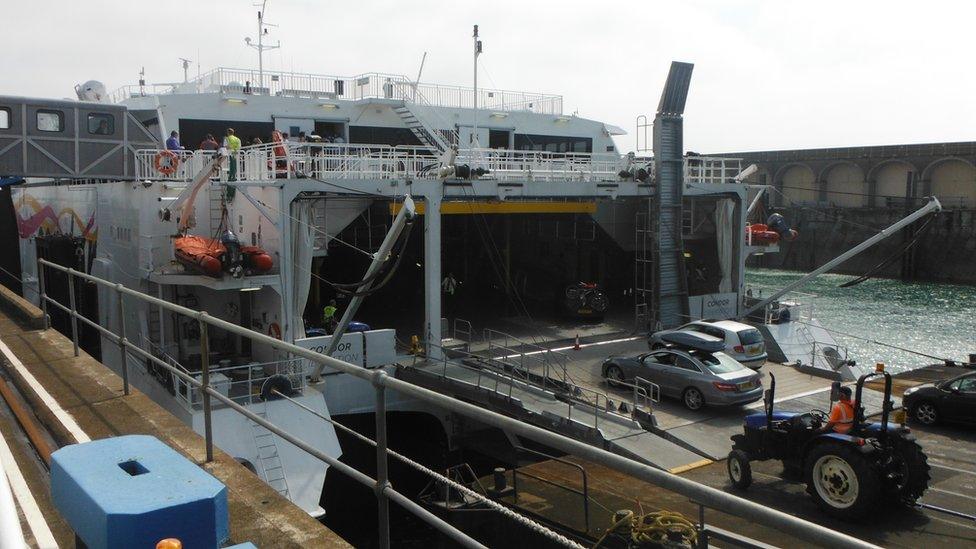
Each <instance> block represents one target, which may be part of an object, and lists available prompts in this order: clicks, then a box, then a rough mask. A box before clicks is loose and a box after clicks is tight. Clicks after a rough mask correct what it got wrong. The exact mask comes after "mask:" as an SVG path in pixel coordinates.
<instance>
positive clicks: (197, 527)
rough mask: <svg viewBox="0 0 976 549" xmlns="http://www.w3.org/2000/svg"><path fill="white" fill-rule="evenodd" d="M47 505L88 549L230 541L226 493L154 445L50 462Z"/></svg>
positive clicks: (63, 452) (87, 447)
mask: <svg viewBox="0 0 976 549" xmlns="http://www.w3.org/2000/svg"><path fill="white" fill-rule="evenodd" d="M51 498H52V500H53V502H54V505H55V507H57V509H58V511H59V512H60V513H61V516H63V517H64V518H65V520H67V521H68V524H69V525H71V528H72V529H73V530H74V531H75V533H76V534H77V535H78V537H80V538H81V539H82V540H83V541H84V542H85V544H86V545H87V546H88V547H89V548H91V549H102V548H123V547H125V548H129V547H148V548H152V547H155V546H156V542H158V541H159V540H161V539H164V538H177V539H179V540H180V541H182V542H183V547H184V548H185V549H196V548H206V549H210V548H217V547H220V544H221V543H223V542H224V541H226V540H227V538H228V535H229V527H228V519H227V488H226V487H225V486H224V485H223V483H221V482H220V481H219V480H217V479H215V478H214V477H213V476H211V475H210V474H209V473H207V472H206V471H204V470H203V469H201V468H200V467H198V466H197V465H196V464H194V463H193V462H191V461H190V460H188V459H186V458H185V457H183V456H182V455H181V454H179V453H178V452H176V451H175V450H173V449H172V448H170V447H169V446H167V445H166V444H163V443H162V442H160V441H159V440H158V439H156V438H155V437H151V436H146V435H127V436H121V437H115V438H107V439H102V440H96V441H92V442H86V443H84V444H75V445H72V446H65V447H64V448H61V449H60V450H58V451H56V452H54V453H53V454H51Z"/></svg>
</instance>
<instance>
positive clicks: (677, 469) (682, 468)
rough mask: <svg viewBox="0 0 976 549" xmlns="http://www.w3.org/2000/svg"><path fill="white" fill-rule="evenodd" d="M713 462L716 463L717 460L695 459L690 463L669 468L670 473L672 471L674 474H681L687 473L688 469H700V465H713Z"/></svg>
mask: <svg viewBox="0 0 976 549" xmlns="http://www.w3.org/2000/svg"><path fill="white" fill-rule="evenodd" d="M712 463H715V462H714V461H712V460H710V459H703V460H699V461H695V462H692V463H689V464H687V465H682V466H680V467H674V468H671V469H668V472H669V473H672V474H675V475H680V474H681V473H686V472H688V471H691V470H692V469H698V468H699V467H704V466H706V465H711V464H712Z"/></svg>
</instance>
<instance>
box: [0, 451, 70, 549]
mask: <svg viewBox="0 0 976 549" xmlns="http://www.w3.org/2000/svg"><path fill="white" fill-rule="evenodd" d="M0 464H2V465H3V470H2V471H0V474H3V471H6V473H7V478H8V479H9V480H10V488H11V490H12V491H13V493H14V497H15V498H16V499H17V503H18V504H19V505H20V509H21V511H23V512H24V517H25V518H26V519H27V525H28V526H29V527H30V530H31V532H32V533H33V534H34V540H35V541H37V545H38V547H40V548H41V549H48V548H54V549H57V547H58V542H57V541H55V539H54V534H52V533H51V529H50V528H49V527H48V525H47V521H45V520H44V514H43V513H41V509H40V508H39V507H38V506H37V501H35V500H34V496H33V495H31V491H30V487H29V486H27V481H26V480H24V475H23V473H21V472H20V467H18V466H17V462H16V461H15V460H14V455H13V453H11V451H10V447H9V446H7V441H6V439H4V438H3V436H0Z"/></svg>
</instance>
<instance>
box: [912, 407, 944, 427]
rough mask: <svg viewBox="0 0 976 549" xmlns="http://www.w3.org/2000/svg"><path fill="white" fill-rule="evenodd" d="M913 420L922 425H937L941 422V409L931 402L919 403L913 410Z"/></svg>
mask: <svg viewBox="0 0 976 549" xmlns="http://www.w3.org/2000/svg"><path fill="white" fill-rule="evenodd" d="M912 418H913V419H914V420H915V421H917V422H919V423H921V424H922V425H935V424H936V423H938V422H939V409H938V408H936V407H935V404H932V403H931V402H919V403H918V404H916V405H915V407H914V408H913V409H912Z"/></svg>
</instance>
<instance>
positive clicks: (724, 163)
mask: <svg viewBox="0 0 976 549" xmlns="http://www.w3.org/2000/svg"><path fill="white" fill-rule="evenodd" d="M741 171H742V159H740V158H722V157H718V156H686V157H685V181H686V182H696V183H708V184H713V185H719V184H723V183H730V182H732V181H733V179H734V178H735V176H737V175H739V172H741Z"/></svg>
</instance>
